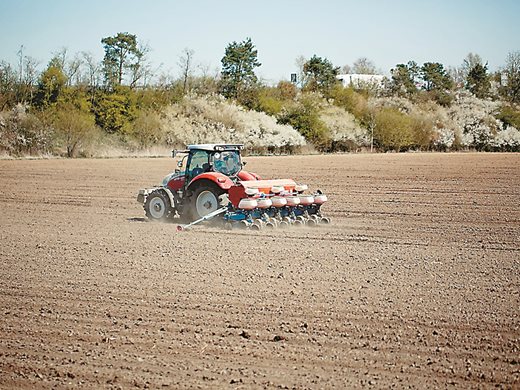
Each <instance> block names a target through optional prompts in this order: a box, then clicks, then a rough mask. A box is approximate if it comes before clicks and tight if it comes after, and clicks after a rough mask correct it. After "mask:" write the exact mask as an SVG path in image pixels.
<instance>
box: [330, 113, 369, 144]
mask: <svg viewBox="0 0 520 390" xmlns="http://www.w3.org/2000/svg"><path fill="white" fill-rule="evenodd" d="M320 119H321V120H322V121H323V123H325V125H326V126H327V128H328V129H329V131H330V135H331V138H332V140H333V141H336V142H344V141H351V142H353V143H354V144H356V145H358V146H366V145H369V144H370V140H369V138H368V135H367V130H366V129H364V128H362V127H361V126H360V125H359V123H358V122H357V121H356V119H355V118H354V115H352V114H351V113H350V112H347V111H345V110H344V109H343V108H340V107H337V106H331V105H329V106H327V107H324V108H323V109H322V110H321V112H320Z"/></svg>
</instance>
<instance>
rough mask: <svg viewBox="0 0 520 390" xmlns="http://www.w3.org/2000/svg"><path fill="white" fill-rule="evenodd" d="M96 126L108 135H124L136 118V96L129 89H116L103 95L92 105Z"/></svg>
mask: <svg viewBox="0 0 520 390" xmlns="http://www.w3.org/2000/svg"><path fill="white" fill-rule="evenodd" d="M94 113H95V116H96V124H97V125H98V126H99V127H101V128H102V129H103V130H104V131H105V132H107V133H109V134H114V133H117V134H119V135H123V136H124V135H126V134H128V133H129V132H130V131H131V128H132V127H131V126H132V122H133V121H134V119H135V118H136V117H137V102H136V95H135V92H134V91H133V90H131V89H130V88H129V87H117V88H116V89H115V90H114V91H113V92H112V93H108V94H107V93H103V94H101V95H100V96H99V98H97V99H96V104H95V105H94Z"/></svg>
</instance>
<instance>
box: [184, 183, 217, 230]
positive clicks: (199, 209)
mask: <svg viewBox="0 0 520 390" xmlns="http://www.w3.org/2000/svg"><path fill="white" fill-rule="evenodd" d="M224 192H225V191H224V190H223V189H221V188H220V187H218V186H217V185H215V184H210V183H208V184H201V185H200V186H199V187H197V188H196V189H195V191H193V195H192V197H191V204H190V211H189V212H190V216H191V219H192V221H195V220H197V219H200V218H202V217H204V216H206V215H208V214H209V213H212V212H213V211H215V210H217V209H219V208H220V199H219V198H220V195H222V194H224Z"/></svg>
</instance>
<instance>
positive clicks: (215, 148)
mask: <svg viewBox="0 0 520 390" xmlns="http://www.w3.org/2000/svg"><path fill="white" fill-rule="evenodd" d="M242 146H243V145H242V144H198V145H188V150H206V151H208V152H213V151H218V152H223V151H225V150H241V149H242Z"/></svg>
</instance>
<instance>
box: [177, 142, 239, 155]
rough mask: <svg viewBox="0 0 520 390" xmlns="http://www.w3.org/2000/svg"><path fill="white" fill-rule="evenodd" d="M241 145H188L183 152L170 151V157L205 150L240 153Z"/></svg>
mask: <svg viewBox="0 0 520 390" xmlns="http://www.w3.org/2000/svg"><path fill="white" fill-rule="evenodd" d="M243 146H244V145H243V144H196V145H188V146H187V147H186V149H185V150H172V157H176V156H177V155H179V154H181V153H188V154H189V153H190V152H191V151H195V150H205V151H207V152H224V151H233V150H236V151H240V150H241V149H242V147H243Z"/></svg>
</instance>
